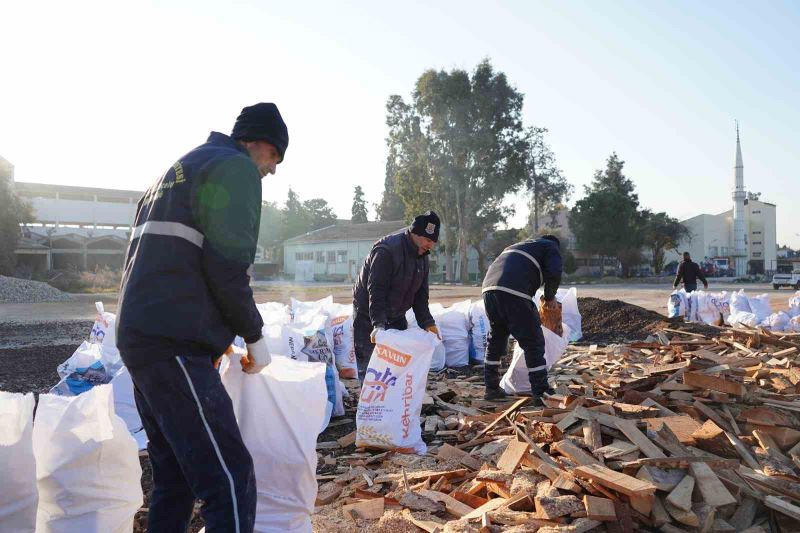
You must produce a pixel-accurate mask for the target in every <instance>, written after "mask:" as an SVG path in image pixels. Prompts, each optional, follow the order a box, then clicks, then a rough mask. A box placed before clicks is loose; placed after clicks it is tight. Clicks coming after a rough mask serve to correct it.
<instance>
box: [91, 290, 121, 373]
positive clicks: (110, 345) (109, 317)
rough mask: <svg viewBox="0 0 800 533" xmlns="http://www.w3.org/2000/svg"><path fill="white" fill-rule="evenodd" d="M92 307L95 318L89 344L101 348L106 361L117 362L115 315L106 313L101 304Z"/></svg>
mask: <svg viewBox="0 0 800 533" xmlns="http://www.w3.org/2000/svg"><path fill="white" fill-rule="evenodd" d="M94 306H95V308H96V309H97V317H96V318H95V320H94V324H93V325H92V331H91V333H90V334H89V342H91V343H93V344H99V345H100V346H101V347H102V352H103V355H104V356H105V357H106V359H108V360H113V359H117V360H119V359H120V355H119V350H118V349H117V331H116V322H117V315H115V314H114V313H107V312H106V310H105V306H104V305H103V302H95V303H94ZM120 364H121V362H120Z"/></svg>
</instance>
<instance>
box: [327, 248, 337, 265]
mask: <svg viewBox="0 0 800 533" xmlns="http://www.w3.org/2000/svg"><path fill="white" fill-rule="evenodd" d="M335 262H336V252H332V251H329V252H328V263H335Z"/></svg>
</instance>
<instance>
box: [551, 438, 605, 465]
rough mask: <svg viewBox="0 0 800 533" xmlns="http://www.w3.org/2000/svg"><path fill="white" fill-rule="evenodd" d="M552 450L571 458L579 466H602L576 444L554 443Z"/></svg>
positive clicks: (568, 442) (566, 441)
mask: <svg viewBox="0 0 800 533" xmlns="http://www.w3.org/2000/svg"><path fill="white" fill-rule="evenodd" d="M550 448H551V449H552V450H553V451H556V452H558V453H560V454H561V455H563V456H565V457H568V458H570V459H571V460H572V461H573V462H575V463H576V464H578V465H591V464H600V461H598V460H597V459H595V458H594V457H593V456H591V455H589V454H588V453H586V452H585V451H583V450H581V449H580V448H578V447H577V446H576V445H575V444H573V443H572V442H570V441H568V440H562V441H559V442H554V443H553V444H551V445H550Z"/></svg>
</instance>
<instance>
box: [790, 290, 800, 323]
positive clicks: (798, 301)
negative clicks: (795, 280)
mask: <svg viewBox="0 0 800 533" xmlns="http://www.w3.org/2000/svg"><path fill="white" fill-rule="evenodd" d="M787 314H788V315H789V316H790V317H792V318H794V317H796V316H800V291H797V292H796V293H794V296H792V297H791V298H789V310H788V311H787Z"/></svg>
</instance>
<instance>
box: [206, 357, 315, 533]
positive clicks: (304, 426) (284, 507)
mask: <svg viewBox="0 0 800 533" xmlns="http://www.w3.org/2000/svg"><path fill="white" fill-rule="evenodd" d="M225 359H227V358H225ZM325 372H326V366H325V365H322V364H320V363H304V362H299V361H293V360H291V359H289V358H288V357H276V358H274V359H273V360H272V363H271V364H270V365H269V366H267V367H266V368H265V369H264V370H262V371H261V372H260V373H259V374H257V375H247V374H245V373H244V372H242V370H241V365H239V364H238V362H237V363H229V362H227V361H225V362H223V367H222V384H223V385H224V386H225V390H227V391H228V395H230V397H231V401H232V402H233V411H234V413H235V414H236V420H237V422H238V423H239V430H240V431H241V433H242V439H243V440H244V443H245V445H246V446H247V449H248V450H249V451H250V455H252V457H253V464H254V466H255V476H256V489H257V492H258V503H257V507H256V523H255V531H257V532H277V531H281V532H283V531H287V532H291V533H301V532H302V533H311V514H312V513H313V512H314V501H315V500H316V497H317V480H316V474H317V472H316V470H317V452H316V444H317V435H318V434H319V431H320V428H321V427H322V425H323V422H324V418H325V407H326V404H327V394H326V385H325Z"/></svg>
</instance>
